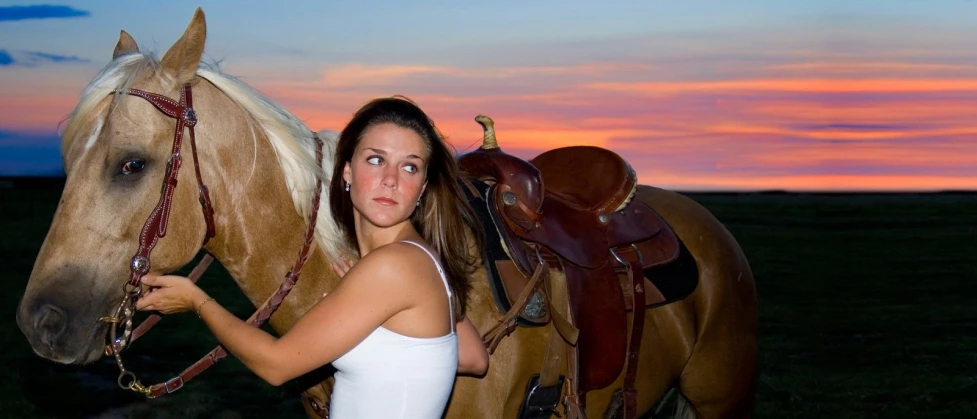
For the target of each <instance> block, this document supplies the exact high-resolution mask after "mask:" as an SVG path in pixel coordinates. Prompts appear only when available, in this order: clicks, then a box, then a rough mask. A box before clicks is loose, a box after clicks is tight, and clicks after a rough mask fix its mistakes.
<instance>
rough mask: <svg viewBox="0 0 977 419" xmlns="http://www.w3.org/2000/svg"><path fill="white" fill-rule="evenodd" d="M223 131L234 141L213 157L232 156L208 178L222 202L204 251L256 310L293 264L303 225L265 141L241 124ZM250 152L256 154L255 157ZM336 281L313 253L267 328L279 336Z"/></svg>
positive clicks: (322, 256) (218, 202)
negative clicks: (216, 184) (217, 186)
mask: <svg viewBox="0 0 977 419" xmlns="http://www.w3.org/2000/svg"><path fill="white" fill-rule="evenodd" d="M242 126H243V127H242ZM225 128H226V130H225V134H223V135H224V138H235V139H234V140H229V142H232V143H233V144H225V149H224V150H218V151H217V152H218V153H221V154H222V155H224V156H235V157H234V159H233V162H228V163H226V164H227V165H226V166H224V167H221V168H220V169H219V170H220V171H222V172H223V173H215V174H214V176H212V178H219V179H222V184H221V185H220V189H221V190H220V191H219V192H218V196H220V197H221V198H223V199H219V200H218V199H215V202H214V206H215V211H216V212H217V213H216V221H217V236H216V237H214V239H213V240H212V241H211V243H210V244H208V246H207V248H208V250H209V251H210V252H211V253H212V254H213V255H214V256H215V257H216V258H217V260H219V261H220V262H221V264H222V265H223V266H224V268H225V269H227V271H228V273H230V274H231V276H232V277H233V278H234V280H235V282H236V283H237V284H238V286H239V287H240V288H241V291H242V292H244V294H245V295H246V296H247V297H248V299H250V300H251V302H252V303H253V304H254V305H255V306H256V307H258V306H260V305H261V304H262V303H263V302H264V301H265V300H267V299H268V297H269V296H271V295H272V294H274V293H275V291H276V290H277V289H278V287H279V285H280V284H281V283H282V281H283V280H284V278H285V275H286V274H287V273H288V272H289V270H290V269H291V268H292V265H293V264H294V263H295V260H296V258H297V257H298V253H299V250H300V249H301V248H302V245H303V243H304V239H305V232H306V220H304V219H303V218H302V217H301V216H300V215H299V214H298V213H297V212H296V211H295V207H294V205H293V204H292V198H291V195H290V193H289V191H288V188H287V187H286V186H285V185H286V184H285V177H284V173H283V172H282V170H281V168H280V165H279V163H278V160H277V157H276V154H275V151H274V150H273V149H272V147H271V145H270V144H269V143H268V139H267V138H265V137H264V136H263V134H260V130H258V129H255V131H254V132H258V133H259V134H258V138H257V139H256V141H250V137H251V135H252V131H251V130H250V128H248V127H246V126H244V124H243V123H242V124H236V125H234V126H233V127H232V126H228V127H225ZM235 131H240V132H239V133H235ZM235 134H236V135H235ZM255 147H256V149H255ZM252 152H256V153H257V154H256V158H255V155H253V154H252ZM212 193H214V192H212ZM318 222H320V223H322V222H332V220H318ZM337 281H338V277H337V276H336V273H335V272H334V271H333V270H332V269H331V268H330V265H329V263H327V259H326V257H325V254H324V253H323V252H322V251H321V250H318V249H316V250H315V251H314V252H313V253H312V254H311V255H310V256H309V259H308V261H307V262H306V263H305V265H304V267H303V268H302V272H301V276H300V277H299V280H298V282H297V285H296V286H295V287H294V288H293V289H292V291H291V292H290V293H289V295H288V298H286V299H285V300H284V302H283V303H282V306H281V307H280V308H279V309H278V311H277V312H276V313H275V315H274V316H273V317H272V318H271V325H272V327H274V328H275V330H276V331H278V332H279V333H282V332H284V331H285V330H287V329H288V328H290V327H291V325H293V324H294V323H295V321H296V320H297V319H298V318H299V317H300V316H301V314H302V313H304V312H305V311H307V310H308V309H309V308H310V307H312V305H313V304H315V303H316V302H317V301H318V300H320V299H321V298H322V293H323V292H325V291H327V290H328V289H331V288H332V286H334V285H335V283H336V282H337Z"/></svg>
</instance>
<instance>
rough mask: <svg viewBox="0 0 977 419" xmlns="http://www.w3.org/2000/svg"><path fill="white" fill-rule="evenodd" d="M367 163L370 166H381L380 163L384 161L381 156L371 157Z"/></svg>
mask: <svg viewBox="0 0 977 419" xmlns="http://www.w3.org/2000/svg"><path fill="white" fill-rule="evenodd" d="M366 162H367V163H370V164H380V163H382V162H383V160H382V159H380V156H373V157H370V158H368V159H366Z"/></svg>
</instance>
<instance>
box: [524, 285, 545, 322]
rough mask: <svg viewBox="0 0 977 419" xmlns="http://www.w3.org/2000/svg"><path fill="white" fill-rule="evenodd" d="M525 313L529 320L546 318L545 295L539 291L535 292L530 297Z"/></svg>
mask: <svg viewBox="0 0 977 419" xmlns="http://www.w3.org/2000/svg"><path fill="white" fill-rule="evenodd" d="M523 312H524V313H525V314H526V317H528V318H529V320H541V319H542V318H544V317H546V299H545V298H543V294H542V293H540V292H539V291H536V292H534V293H533V295H532V296H530V297H529V301H528V302H527V303H526V309H525V310H524V311H523Z"/></svg>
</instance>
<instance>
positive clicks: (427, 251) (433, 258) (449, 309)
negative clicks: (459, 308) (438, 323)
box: [402, 240, 455, 332]
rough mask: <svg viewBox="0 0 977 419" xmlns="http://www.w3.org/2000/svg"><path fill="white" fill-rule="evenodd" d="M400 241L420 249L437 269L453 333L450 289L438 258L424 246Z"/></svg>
mask: <svg viewBox="0 0 977 419" xmlns="http://www.w3.org/2000/svg"><path fill="white" fill-rule="evenodd" d="M402 241H403V242H404V243H410V244H413V245H414V246H417V247H419V248H421V250H423V251H424V253H427V255H428V256H430V257H431V260H433V261H434V267H436V268H438V273H439V274H440V275H441V282H443V283H444V290H445V292H447V293H448V315H449V316H451V317H450V318H451V331H452V332H454V331H455V310H454V307H453V305H452V304H451V298H452V293H451V287H450V286H448V277H446V276H445V274H444V269H442V268H441V262H440V261H438V257H437V256H435V255H434V253H431V251H430V250H427V248H426V247H424V246H422V245H421V244H419V243H415V242H412V241H410V240H402Z"/></svg>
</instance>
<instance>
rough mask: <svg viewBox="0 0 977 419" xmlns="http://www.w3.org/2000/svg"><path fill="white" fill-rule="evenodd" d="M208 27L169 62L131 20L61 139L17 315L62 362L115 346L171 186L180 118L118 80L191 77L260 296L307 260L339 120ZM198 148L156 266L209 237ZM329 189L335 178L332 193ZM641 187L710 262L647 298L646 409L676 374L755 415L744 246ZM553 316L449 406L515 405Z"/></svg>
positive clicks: (238, 253)
mask: <svg viewBox="0 0 977 419" xmlns="http://www.w3.org/2000/svg"><path fill="white" fill-rule="evenodd" d="M204 38H205V30H204V23H203V17H202V14H201V13H200V12H199V11H198V14H197V15H195V17H194V20H193V21H192V22H191V24H190V26H189V27H188V28H187V32H186V33H185V34H184V36H183V37H182V38H181V39H180V40H179V41H178V42H177V43H176V44H174V46H173V47H171V49H170V50H169V51H168V52H167V54H166V55H165V56H164V57H163V58H162V60H160V62H159V63H157V62H156V61H155V60H154V59H152V58H151V57H150V56H148V55H144V54H142V53H140V52H138V49H137V48H136V47H135V43H134V41H132V39H131V38H130V37H129V36H128V35H127V34H125V33H124V32H123V34H122V37H121V39H120V41H119V44H118V45H117V46H116V50H115V54H114V57H113V61H112V63H110V64H109V65H108V66H107V67H106V69H105V70H103V72H102V73H101V74H100V75H99V76H97V77H96V78H95V79H94V80H93V82H92V83H91V84H90V85H89V88H88V89H86V91H85V93H84V95H83V97H82V100H81V101H80V103H79V105H78V107H77V108H76V110H75V112H74V113H73V114H72V117H71V120H70V121H69V124H68V126H67V129H66V131H65V134H64V137H63V146H62V153H63V156H64V161H65V170H66V172H67V183H66V185H65V190H64V192H63V196H62V200H61V202H60V204H59V206H58V210H57V212H56V213H55V217H54V220H53V221H52V225H51V229H50V231H49V232H48V235H47V238H46V239H45V242H44V244H43V246H42V248H41V250H40V252H39V254H38V257H37V260H36V262H35V266H34V270H33V272H32V273H31V278H30V281H29V283H28V286H27V289H26V291H25V294H24V297H23V300H22V302H21V305H20V307H19V308H18V311H17V321H18V324H19V326H20V328H21V330H22V331H23V332H24V334H25V335H26V336H27V338H28V340H29V341H30V343H31V345H32V346H33V348H34V351H35V352H36V353H37V354H38V355H39V356H42V357H44V358H47V359H51V360H54V361H57V362H61V363H65V364H86V363H90V362H93V361H95V360H97V359H99V358H100V357H101V356H103V348H104V345H105V341H104V336H105V334H106V325H105V324H103V323H99V322H97V321H96V320H97V319H99V318H100V317H103V316H108V315H110V314H111V313H112V311H113V310H114V309H115V307H116V306H117V305H118V304H119V301H120V300H121V299H122V296H123V293H122V284H123V283H124V282H125V279H126V278H127V277H128V276H129V266H128V264H129V258H131V257H132V255H133V253H134V252H135V250H136V247H137V242H138V238H137V236H138V234H139V232H140V229H141V228H142V224H143V221H144V220H145V217H146V215H147V214H148V213H149V212H150V210H151V209H152V207H153V205H155V203H156V202H157V201H158V199H159V190H160V189H159V185H160V181H161V179H163V176H164V164H163V163H164V162H165V161H166V157H167V156H168V148H169V146H170V144H171V140H172V135H173V130H174V124H173V122H172V119H168V118H166V117H164V116H162V114H160V113H159V111H157V110H156V109H155V108H153V106H152V105H150V104H147V103H146V102H145V101H143V100H141V99H138V98H134V97H131V96H127V95H114V96H113V95H112V94H111V93H112V92H114V91H117V90H118V89H120V88H122V89H125V88H130V87H131V88H138V89H142V90H145V91H149V92H155V93H159V94H162V95H166V96H169V97H174V98H177V97H179V90H178V89H179V88H180V87H181V86H182V85H183V83H191V84H192V86H193V87H192V88H193V97H194V99H193V100H194V108H195V109H196V112H197V114H198V117H199V120H200V123H199V124H198V125H197V127H196V129H197V138H199V139H200V141H198V145H199V150H198V151H199V168H200V170H201V174H202V178H203V179H204V181H205V182H206V183H207V186H208V187H209V188H210V193H211V196H212V201H213V204H214V208H215V211H216V214H215V221H216V233H217V235H216V236H215V237H214V238H213V239H211V240H210V241H209V242H207V244H206V247H205V248H206V250H207V251H208V252H210V253H211V254H213V255H214V256H215V257H216V258H217V259H218V260H219V261H220V262H221V263H222V264H223V266H224V267H225V268H226V269H227V271H228V272H229V273H230V274H231V275H232V276H233V278H234V280H235V281H236V282H237V284H238V285H239V287H240V288H241V290H242V291H243V292H244V293H245V294H246V295H247V296H248V298H249V299H250V300H251V301H252V302H253V303H254V304H255V305H256V306H257V305H259V304H261V303H262V302H263V301H264V300H265V299H266V298H267V297H268V296H269V295H271V294H273V293H274V292H275V290H276V289H277V287H278V284H279V283H280V282H281V279H282V277H283V275H284V273H285V272H287V271H288V269H289V267H290V266H291V264H292V263H293V262H294V260H295V257H296V254H297V252H298V249H299V248H300V247H301V246H302V240H303V233H304V231H305V229H306V218H305V217H306V215H307V214H308V211H309V208H310V206H311V202H310V201H311V196H312V189H313V188H314V184H315V179H316V176H320V177H322V179H324V183H326V184H328V178H327V177H328V174H329V173H331V165H332V164H333V163H332V148H333V147H334V145H335V138H336V136H335V133H333V132H326V131H323V132H321V133H320V134H321V135H320V136H321V137H322V138H323V139H324V140H325V143H326V149H325V150H324V156H325V158H324V159H323V161H322V162H317V161H315V158H314V157H313V156H314V155H315V154H314V143H313V133H311V132H309V130H307V129H306V128H305V126H304V125H303V124H302V123H301V122H300V121H299V120H298V119H297V118H295V117H294V116H292V115H291V114H289V113H287V112H286V111H284V110H283V109H280V108H278V107H277V106H275V105H274V104H272V103H271V102H270V101H267V99H263V98H262V97H261V96H260V95H258V94H257V93H256V92H253V91H251V90H250V89H249V88H247V86H245V85H243V84H241V83H240V82H237V81H235V80H233V79H231V78H229V77H227V76H224V75H222V74H220V73H217V72H214V71H207V70H203V69H200V68H198V66H199V63H200V57H201V54H202V50H203V44H204ZM133 161H142V162H145V169H143V170H142V171H135V172H133V171H132V170H121V172H120V168H124V169H125V168H128V169H131V168H132V167H133V165H132V164H131V162H133ZM127 163H129V165H128V166H126V164H127ZM190 164H192V162H191V161H190V159H189V158H187V159H185V162H184V166H185V168H184V170H183V171H182V172H181V173H180V174H179V184H180V186H179V187H177V188H176V192H175V194H174V198H173V204H172V212H171V215H170V220H172V221H171V222H170V225H169V227H168V231H167V233H166V236H165V238H163V239H161V240H160V241H159V244H158V245H157V246H156V249H155V251H154V253H153V256H152V267H151V271H152V272H168V271H172V270H175V269H178V268H180V267H181V266H184V265H185V264H187V263H189V262H190V261H191V260H192V259H193V257H194V256H195V255H196V254H197V253H198V251H199V249H200V243H201V242H202V239H203V237H204V234H205V230H206V226H205V223H204V219H203V217H202V216H201V213H200V209H199V208H200V207H199V205H198V204H196V202H195V201H196V200H197V196H196V194H197V191H196V189H195V188H194V184H195V182H196V179H195V178H194V174H193V170H192V168H190V167H189V166H188V165H190ZM319 164H321V165H322V167H323V168H320V167H319ZM137 166H139V165H137ZM122 172H127V173H130V174H123V173H122ZM327 199H328V196H327V195H326V193H323V196H322V200H323V201H326V200H327ZM635 199H639V200H641V201H643V202H645V203H647V204H648V205H649V206H651V207H652V208H653V209H654V210H655V211H656V212H658V213H659V214H660V215H661V216H662V217H663V218H664V219H665V220H666V221H667V223H668V224H669V225H670V226H671V227H672V228H673V229H674V231H675V233H676V234H677V235H678V237H679V238H680V239H681V240H682V241H683V242H684V243H685V245H686V246H687V248H688V250H689V251H690V253H691V254H692V255H693V257H694V259H695V260H696V263H697V265H698V269H699V273H700V276H699V283H698V288H697V289H696V290H695V291H694V292H693V293H692V294H691V295H690V296H689V297H687V298H686V299H684V300H681V301H678V302H675V303H671V304H668V305H665V306H662V307H658V308H654V309H649V310H647V311H646V317H645V318H646V320H645V325H644V341H643V342H644V343H643V345H642V350H641V354H640V360H639V364H638V378H637V381H636V388H637V391H638V411H639V412H647V411H649V410H650V409H651V408H652V407H653V405H654V404H655V403H656V402H657V401H658V400H659V399H660V398H661V397H662V396H663V395H664V394H665V393H666V392H667V391H668V390H669V389H670V388H673V387H677V388H678V389H679V391H680V393H681V394H682V395H683V396H684V399H680V401H682V402H683V403H686V402H687V404H688V405H690V406H691V407H692V408H694V410H695V411H697V412H698V415H699V417H702V418H736V417H748V416H749V415H750V412H751V409H752V404H753V392H754V382H755V370H756V360H757V300H756V294H755V288H754V282H753V277H752V273H751V271H750V268H749V265H748V263H747V260H746V258H745V256H744V255H743V253H742V251H741V250H740V248H739V246H738V245H737V243H736V241H735V240H734V238H733V237H732V236H731V235H730V234H729V233H728V232H727V231H726V230H725V229H724V228H723V226H722V225H721V224H720V223H719V222H718V221H717V220H716V219H715V218H714V217H713V216H712V215H711V214H710V213H709V212H708V211H706V210H705V209H704V208H702V207H701V206H699V205H698V204H696V203H695V202H693V201H692V200H690V199H688V198H686V197H683V196H681V195H679V194H676V193H673V192H669V191H665V190H661V189H657V188H652V187H647V186H639V188H638V191H637V194H636V196H635ZM341 237H342V236H341V235H340V234H338V231H337V230H336V227H335V226H334V224H333V222H332V219H331V216H330V214H329V206H328V205H326V204H323V205H320V206H319V227H318V230H317V241H318V244H319V246H318V248H317V249H316V250H315V251H314V252H313V253H312V254H311V256H310V258H309V260H308V262H307V263H306V265H305V268H304V270H303V272H302V280H300V281H298V285H297V286H296V287H295V289H293V291H292V292H291V294H290V295H289V296H288V298H286V299H285V301H284V303H283V305H282V306H281V308H280V309H279V310H278V311H277V312H276V314H275V315H274V316H273V317H272V318H271V320H270V323H271V325H272V327H273V328H274V329H275V330H276V331H277V332H278V333H285V332H286V331H287V330H288V329H289V327H290V326H291V325H292V324H294V322H295V321H296V320H297V319H298V318H299V317H300V316H301V314H302V313H304V312H305V311H306V310H308V309H309V308H310V307H311V306H312V305H313V304H315V303H316V302H317V301H318V300H319V299H320V296H321V295H322V294H323V292H326V291H328V290H330V289H331V288H332V287H333V286H335V285H336V283H337V282H338V281H339V278H338V277H337V276H336V274H335V273H334V272H333V270H332V269H330V267H329V260H330V258H332V257H335V255H336V252H337V249H338V248H339V246H338V245H337V244H336V243H337V241H338V240H341ZM468 313H469V317H470V318H471V319H472V321H473V323H474V324H475V325H476V326H477V327H478V328H479V329H480V330H481V331H483V332H484V331H485V330H487V329H489V328H491V327H492V326H494V325H495V324H496V322H497V321H498V320H499V318H500V317H501V313H499V310H498V309H497V307H496V305H495V302H494V300H493V297H492V294H491V291H490V289H489V285H488V281H487V280H486V278H485V271H484V270H480V271H479V272H478V273H477V274H476V277H475V278H474V280H473V289H472V294H471V301H470V305H469V307H468ZM548 329H549V328H518V329H516V330H515V331H514V332H513V333H512V334H511V335H510V336H508V337H506V338H505V339H504V340H503V341H502V342H501V344H500V345H499V347H498V349H497V350H496V351H495V352H494V354H493V355H492V357H491V361H490V367H489V371H488V373H487V374H486V376H485V377H483V378H472V377H459V378H458V381H457V384H456V388H455V391H454V394H453V396H452V400H451V402H450V405H449V406H448V410H447V417H449V418H482V417H484V418H499V417H514V412H515V411H516V410H518V405H519V404H520V403H521V402H522V399H523V396H524V391H525V387H526V382H527V381H528V379H529V377H530V376H531V375H532V374H535V373H538V372H539V369H540V366H541V364H542V358H543V354H544V352H545V349H546V342H547V339H546V336H547V335H546V333H547V331H548ZM188 361H190V360H188ZM622 379H623V378H619V379H618V382H617V383H615V385H611V386H608V387H607V388H605V389H602V390H594V391H591V392H590V393H589V394H588V396H587V416H588V417H591V418H596V417H601V415H603V414H604V410H605V408H606V407H607V406H608V404H609V402H610V400H611V393H612V391H613V390H614V389H616V388H619V387H620V384H621V380H622ZM199 380H201V381H205V380H206V376H204V377H202V378H200V379H199ZM324 388H328V387H327V386H324ZM184 391H192V390H184ZM320 393H321V391H320ZM309 412H310V415H311V411H309Z"/></svg>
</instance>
